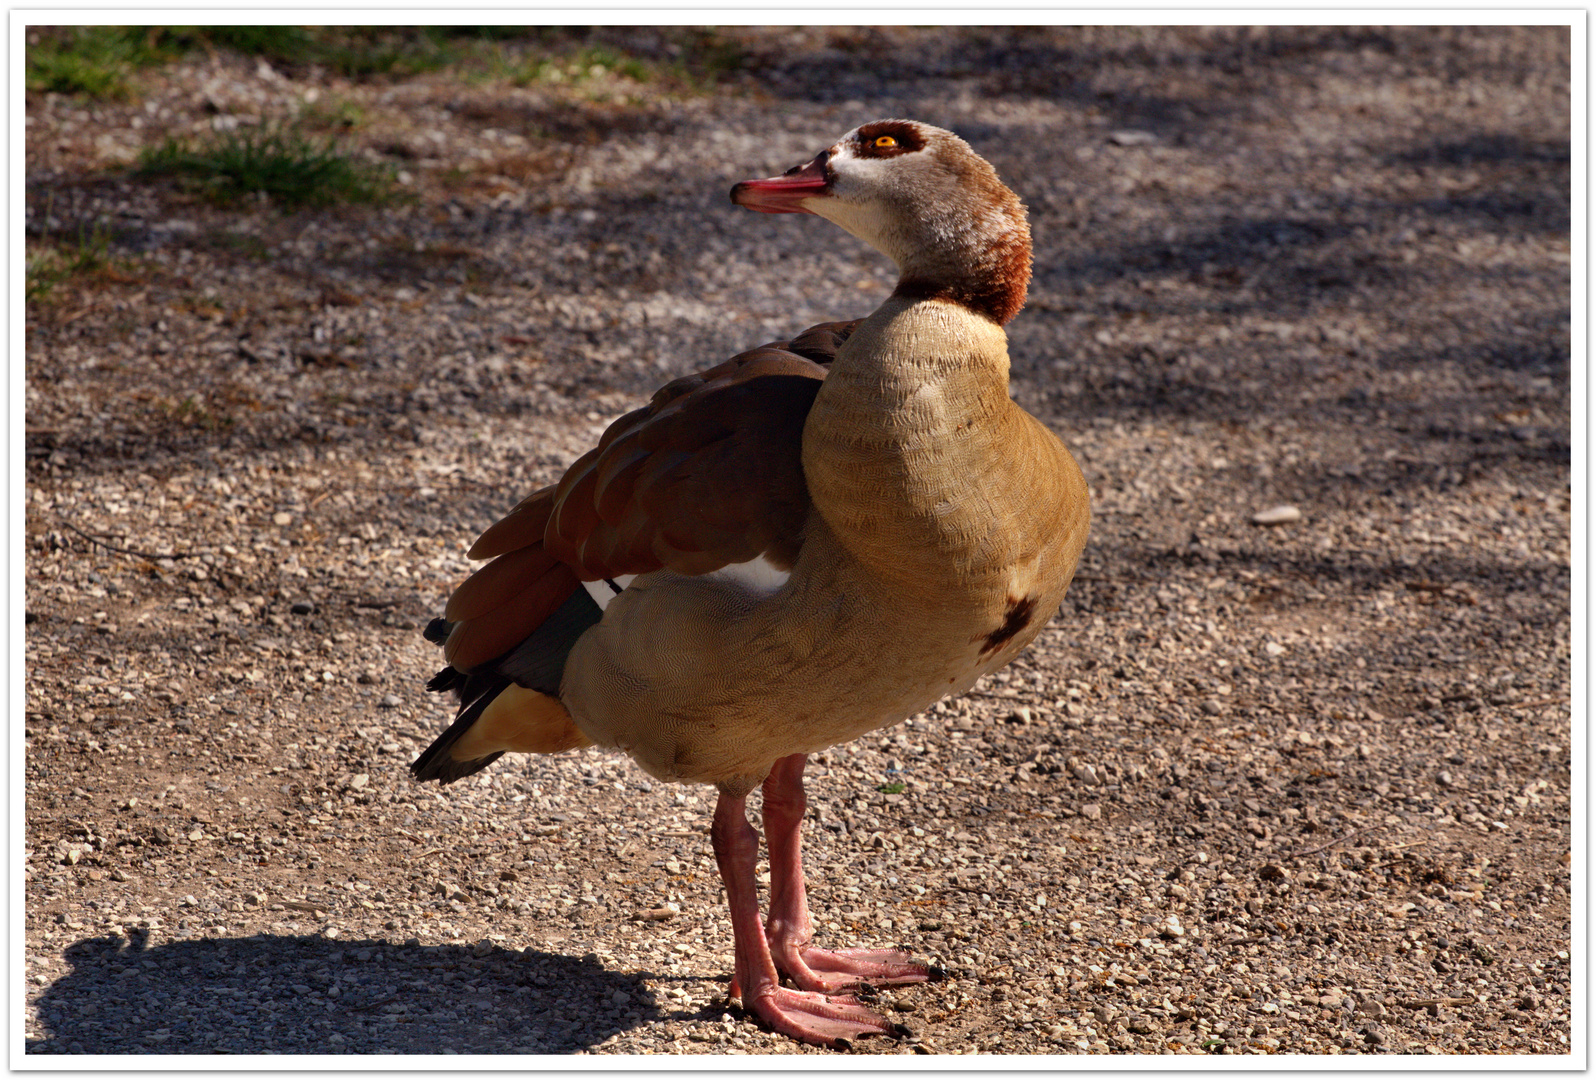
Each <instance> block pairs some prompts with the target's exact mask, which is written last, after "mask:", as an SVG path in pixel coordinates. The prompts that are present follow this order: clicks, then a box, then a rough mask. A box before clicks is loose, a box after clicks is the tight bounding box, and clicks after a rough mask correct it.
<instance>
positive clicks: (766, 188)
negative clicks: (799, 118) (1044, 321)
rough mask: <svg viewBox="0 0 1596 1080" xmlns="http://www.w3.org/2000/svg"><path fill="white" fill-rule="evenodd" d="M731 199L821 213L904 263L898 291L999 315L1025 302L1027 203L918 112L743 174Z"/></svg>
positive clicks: (1001, 318)
mask: <svg viewBox="0 0 1596 1080" xmlns="http://www.w3.org/2000/svg"><path fill="white" fill-rule="evenodd" d="M731 198H732V202H734V203H736V204H737V205H739V206H743V207H746V208H748V209H750V210H758V211H760V212H761V213H766V214H816V215H818V216H820V217H823V218H825V219H827V220H828V221H832V222H834V223H836V224H837V225H839V226H841V227H842V228H843V229H845V230H846V231H848V232H849V233H852V234H853V235H854V236H856V237H858V238H859V239H860V240H863V241H864V242H865V243H867V244H869V245H870V246H871V247H873V248H875V249H876V250H877V251H880V252H881V253H882V254H884V255H886V256H887V257H888V258H890V259H891V260H893V262H895V263H897V265H898V271H899V275H900V277H899V280H898V287H897V290H896V292H895V295H898V296H902V297H906V298H909V299H915V300H921V299H926V300H945V301H950V302H952V303H957V304H961V305H963V306H964V307H966V308H968V309H970V310H971V311H973V312H975V313H976V314H979V315H982V316H985V317H986V318H989V319H992V320H993V321H994V322H997V323H998V324H1000V325H1001V324H1003V323H1006V322H1008V321H1009V320H1010V319H1012V318H1013V317H1014V315H1015V314H1016V313H1017V312H1018V311H1019V310H1020V307H1021V306H1022V305H1023V304H1024V303H1025V291H1026V286H1027V284H1028V283H1029V282H1030V278H1031V231H1030V227H1029V226H1028V225H1027V224H1026V220H1025V206H1024V204H1022V203H1021V202H1020V200H1019V197H1018V196H1016V195H1015V194H1014V192H1012V191H1010V190H1009V189H1008V188H1007V187H1006V186H1005V185H1004V184H1003V182H1002V181H1001V180H999V179H998V175H997V171H996V170H994V169H993V168H992V166H991V165H990V164H988V162H987V161H986V159H985V158H983V157H981V156H980V155H979V154H977V153H976V152H975V151H974V150H972V149H971V148H970V144H969V143H967V142H965V141H964V140H963V139H961V138H959V137H958V136H957V135H955V134H953V132H951V131H944V130H943V129H942V128H937V127H932V126H931V125H930V124H922V123H919V122H918V121H914V120H877V121H874V122H873V123H869V124H863V125H861V126H860V127H857V128H854V129H853V130H852V131H850V132H848V133H847V134H846V135H844V136H843V137H842V138H840V139H838V140H837V141H836V142H835V143H834V144H832V145H831V146H830V147H828V148H827V149H825V150H822V151H821V152H820V153H819V154H816V155H815V157H814V158H813V159H811V160H810V161H809V162H807V163H806V164H803V165H798V166H794V167H793V168H791V169H789V170H787V171H786V172H785V173H782V174H781V175H780V176H773V177H770V178H769V179H765V180H744V181H743V182H742V183H740V184H738V185H737V186H736V187H734V188H732V191H731Z"/></svg>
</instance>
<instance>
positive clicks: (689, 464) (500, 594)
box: [445, 320, 858, 671]
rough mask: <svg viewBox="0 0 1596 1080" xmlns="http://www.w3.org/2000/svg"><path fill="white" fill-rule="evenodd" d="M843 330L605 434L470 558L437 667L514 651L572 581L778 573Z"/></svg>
mask: <svg viewBox="0 0 1596 1080" xmlns="http://www.w3.org/2000/svg"><path fill="white" fill-rule="evenodd" d="M857 325H858V320H855V321H853V322H840V323H824V324H822V325H820V326H815V327H811V328H810V329H808V330H806V331H804V332H803V333H802V334H800V335H799V336H798V337H796V338H794V339H793V340H792V341H788V342H774V343H772V344H769V345H762V346H760V347H759V348H757V349H750V350H749V351H748V352H745V353H740V354H738V355H737V356H734V357H732V358H731V359H730V360H728V361H726V362H725V363H723V364H719V365H717V366H716V367H713V368H710V369H709V370H708V371H704V372H700V373H698V374H696V375H689V376H686V377H684V378H680V379H677V380H675V381H674V382H671V383H669V384H667V385H666V386H664V387H662V388H661V389H660V390H659V391H658V392H657V393H656V394H655V395H654V397H653V399H652V400H651V401H650V402H649V403H648V404H647V405H646V406H644V407H643V408H641V409H637V410H635V411H633V412H630V413H628V414H626V415H625V416H622V417H621V418H620V419H618V420H616V421H615V422H614V423H613V424H611V425H610V426H609V428H608V429H607V430H606V431H605V432H604V434H603V436H602V437H601V438H600V439H599V444H598V446H596V447H594V448H593V449H592V450H590V451H589V452H588V453H586V454H584V455H583V456H582V457H581V458H579V459H577V461H576V462H575V463H574V464H573V465H572V466H571V467H570V468H569V469H568V470H566V473H565V475H564V476H563V477H562V478H561V479H560V482H559V483H558V484H556V485H555V486H554V487H549V488H543V489H542V490H540V491H537V492H535V493H533V494H532V495H530V496H529V497H527V498H526V499H525V500H523V501H522V502H521V503H520V504H519V505H518V506H516V507H515V509H513V510H511V511H510V513H509V514H507V515H505V517H504V518H503V519H502V520H500V521H499V522H497V523H496V524H495V525H493V526H492V527H491V528H490V529H488V530H487V531H486V532H485V533H483V534H482V536H481V537H480V538H479V539H478V540H477V542H476V543H475V544H474V545H473V546H472V548H471V552H470V554H471V556H472V557H473V558H479V559H481V558H491V559H493V561H492V562H490V563H489V564H488V565H486V566H484V567H482V568H481V569H479V570H478V571H477V572H476V573H475V574H473V575H472V576H471V577H470V578H468V579H467V580H466V581H465V582H464V583H463V584H462V585H461V586H460V588H459V589H458V590H456V592H455V594H454V596H453V597H452V598H451V599H450V601H449V606H448V609H447V611H446V617H447V618H448V619H449V620H450V621H451V622H453V623H455V625H454V627H453V630H452V632H451V634H450V636H449V641H448V646H447V648H446V652H445V655H446V656H447V658H448V660H449V662H450V663H451V664H453V665H454V666H455V667H456V668H459V669H460V670H462V671H467V670H472V669H474V668H476V667H478V666H479V665H482V664H485V663H488V662H490V661H492V660H494V659H496V658H498V657H499V656H501V655H503V653H505V652H506V651H508V650H510V649H512V648H514V647H515V646H516V645H517V644H519V643H520V642H521V641H522V640H523V639H525V638H526V637H527V635H528V634H530V633H531V631H532V630H534V629H536V628H537V627H538V626H539V625H540V624H541V623H542V622H543V620H544V619H546V618H547V617H548V615H549V614H550V613H552V612H553V611H554V610H555V609H556V608H558V607H559V606H560V605H561V604H562V603H564V602H565V600H567V599H568V598H569V597H570V596H571V594H572V593H573V592H574V591H575V589H576V588H578V587H579V585H578V579H581V580H585V581H596V580H599V579H601V578H613V577H617V576H619V575H622V574H642V573H648V572H649V571H652V570H658V569H661V568H662V567H669V568H670V569H672V570H676V571H678V572H680V573H684V574H704V573H709V572H710V571H712V570H717V569H719V568H721V567H723V566H727V565H729V564H732V563H739V562H747V561H749V560H750V559H755V558H758V557H759V556H761V555H764V556H766V557H767V558H769V559H770V560H771V561H772V562H774V563H775V564H776V565H778V566H782V567H790V566H791V565H792V563H793V561H794V560H795V559H796V558H797V556H798V549H799V547H800V545H801V543H802V536H801V533H802V528H803V523H804V520H805V518H806V517H807V516H808V514H809V490H808V487H807V485H805V483H804V477H803V466H802V462H801V446H802V440H803V426H804V421H805V419H806V418H807V417H808V415H809V408H810V406H811V405H812V404H813V403H814V399H815V394H816V393H818V392H819V389H820V383H821V380H823V379H824V378H825V375H826V365H827V364H829V363H830V362H831V361H832V359H833V358H834V357H835V356H836V353H837V349H838V348H839V347H841V345H842V343H843V342H844V341H846V340H847V338H848V335H849V334H851V333H852V332H853V329H854V327H855V326H857Z"/></svg>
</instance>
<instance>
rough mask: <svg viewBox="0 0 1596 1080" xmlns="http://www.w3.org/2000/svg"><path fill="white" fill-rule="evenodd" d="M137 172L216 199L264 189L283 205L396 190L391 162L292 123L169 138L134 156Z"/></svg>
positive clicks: (367, 197) (374, 199) (378, 198)
mask: <svg viewBox="0 0 1596 1080" xmlns="http://www.w3.org/2000/svg"><path fill="white" fill-rule="evenodd" d="M137 175H139V176H142V177H172V178H175V179H176V180H178V181H179V182H180V183H182V184H184V185H186V186H188V187H189V188H190V189H192V190H194V191H196V192H197V193H198V194H200V195H201V196H203V197H204V198H207V199H209V200H211V201H212V202H215V203H218V204H221V205H224V206H226V205H230V204H233V203H237V202H239V201H240V200H243V199H245V198H249V197H252V196H255V195H257V194H263V195H265V196H266V197H268V198H270V199H271V200H272V202H274V203H275V204H276V205H277V206H278V207H279V208H281V209H283V210H299V209H303V208H306V207H324V206H333V205H336V204H340V203H382V202H387V201H388V200H390V199H392V198H393V197H394V195H395V188H394V180H393V174H392V172H391V170H389V169H386V168H384V167H382V166H380V165H375V164H371V163H368V162H364V161H360V160H358V159H356V158H353V157H351V156H349V155H348V154H346V153H343V152H342V151H340V150H339V149H338V146H337V142H336V140H335V139H332V138H328V139H325V140H316V139H311V138H309V137H307V136H305V135H303V134H302V133H300V132H298V131H295V130H292V129H264V128H262V129H254V130H248V131H235V132H229V133H227V134H225V135H220V136H217V137H214V138H212V139H210V140H209V141H207V142H204V143H200V144H194V143H192V142H190V141H188V140H184V139H168V140H167V141H166V142H164V143H162V144H161V145H160V146H157V147H155V148H153V149H151V150H149V151H146V152H145V154H144V155H143V157H142V159H141V160H140V164H139V168H138V173H137Z"/></svg>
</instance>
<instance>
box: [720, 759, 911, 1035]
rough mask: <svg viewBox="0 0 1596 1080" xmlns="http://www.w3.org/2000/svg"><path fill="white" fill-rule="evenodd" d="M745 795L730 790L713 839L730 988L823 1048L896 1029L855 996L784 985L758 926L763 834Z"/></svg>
mask: <svg viewBox="0 0 1596 1080" xmlns="http://www.w3.org/2000/svg"><path fill="white" fill-rule="evenodd" d="M746 799H747V796H746V795H732V794H730V793H728V792H727V791H725V790H722V791H721V793H720V799H719V801H717V802H716V804H715V820H714V823H713V825H712V826H711V827H710V840H711V842H712V844H713V846H714V848H715V862H716V864H717V865H718V866H719V867H720V876H721V880H722V881H724V882H725V883H726V900H727V903H728V904H729V905H730V907H731V919H732V941H733V948H734V951H735V953H736V964H735V968H734V974H733V976H732V987H731V992H732V994H733V995H735V996H737V997H740V998H742V999H743V1007H744V1008H746V1009H748V1010H749V1011H750V1012H753V1013H755V1014H756V1015H758V1016H759V1017H761V1018H762V1019H763V1020H764V1021H765V1023H767V1024H769V1025H770V1026H771V1027H772V1028H774V1029H775V1030H776V1031H778V1032H780V1033H781V1034H783V1035H790V1036H791V1037H793V1038H795V1039H801V1040H802V1041H804V1042H809V1043H814V1044H816V1045H818V1046H830V1047H834V1048H837V1049H844V1048H846V1047H847V1045H848V1040H850V1039H853V1038H856V1037H858V1036H860V1035H877V1034H890V1033H891V1032H892V1030H893V1027H892V1025H891V1024H890V1023H888V1022H887V1020H886V1019H885V1018H883V1017H881V1016H877V1015H876V1014H875V1013H873V1012H871V1011H870V1010H869V1009H867V1008H865V1007H864V1006H863V1005H860V1004H859V1002H858V1001H857V1000H856V999H854V998H851V997H828V996H826V995H825V994H817V993H809V992H806V991H802V990H788V989H786V988H784V987H783V986H782V985H781V983H780V981H779V979H778V977H777V975H776V966H775V964H774V963H772V962H771V958H770V946H769V945H768V944H767V943H766V941H765V928H764V927H763V926H761V925H760V924H759V892H758V887H757V885H756V884H755V878H754V863H755V861H756V859H757V857H758V855H759V834H758V833H756V832H754V829H753V826H751V825H749V824H748V818H747V815H746V813H745V811H744V809H743V804H744V802H745V801H746Z"/></svg>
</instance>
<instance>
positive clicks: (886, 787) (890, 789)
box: [876, 780, 904, 795]
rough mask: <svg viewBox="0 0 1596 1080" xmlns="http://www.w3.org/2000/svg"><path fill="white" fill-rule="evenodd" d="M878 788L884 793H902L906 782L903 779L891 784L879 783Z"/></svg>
mask: <svg viewBox="0 0 1596 1080" xmlns="http://www.w3.org/2000/svg"><path fill="white" fill-rule="evenodd" d="M876 790H877V791H879V792H881V794H883V795H902V794H903V791H904V783H903V781H902V780H894V781H892V782H891V783H890V784H877V785H876Z"/></svg>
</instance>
